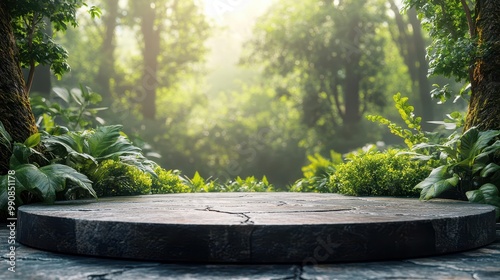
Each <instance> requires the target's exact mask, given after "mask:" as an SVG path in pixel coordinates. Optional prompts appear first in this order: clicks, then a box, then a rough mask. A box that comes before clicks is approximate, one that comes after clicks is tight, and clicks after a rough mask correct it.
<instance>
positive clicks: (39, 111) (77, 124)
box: [30, 85, 107, 133]
mask: <svg viewBox="0 0 500 280" xmlns="http://www.w3.org/2000/svg"><path fill="white" fill-rule="evenodd" d="M52 92H53V93H54V94H55V95H56V96H57V98H55V100H53V101H52V100H48V99H47V98H44V97H42V96H32V97H31V99H30V102H31V106H32V108H33V113H34V114H35V116H39V118H38V122H37V123H38V124H39V128H41V129H43V130H46V131H48V132H49V133H51V132H54V130H55V129H58V127H57V125H61V126H65V127H67V128H68V129H69V130H81V129H88V128H90V127H94V126H95V125H96V124H100V125H103V124H104V120H103V119H102V118H100V117H98V116H97V113H98V112H99V111H102V110H106V109H107V108H105V107H94V106H95V105H97V104H99V103H100V102H101V101H102V97H101V95H99V94H98V93H96V92H93V91H92V90H91V89H90V88H89V87H84V86H82V85H80V88H79V89H77V88H73V89H71V90H67V89H64V88H58V87H56V88H53V89H52ZM61 101H63V102H61ZM62 104H64V105H62ZM56 124H57V125H56Z"/></svg>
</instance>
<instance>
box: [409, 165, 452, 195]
mask: <svg viewBox="0 0 500 280" xmlns="http://www.w3.org/2000/svg"><path fill="white" fill-rule="evenodd" d="M448 168H449V167H448V166H444V165H443V166H440V167H438V168H435V169H434V170H432V172H431V174H429V176H428V177H427V178H425V180H424V181H422V182H420V183H419V184H417V185H416V186H415V188H416V189H422V191H421V193H420V199H423V200H429V199H431V198H435V197H438V196H439V195H440V194H441V193H443V192H444V191H447V190H449V189H451V188H452V187H455V186H456V185H457V184H458V182H459V177H458V176H457V175H456V174H453V175H451V174H450V173H449V172H448Z"/></svg>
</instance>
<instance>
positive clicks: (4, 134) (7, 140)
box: [0, 121, 12, 149]
mask: <svg viewBox="0 0 500 280" xmlns="http://www.w3.org/2000/svg"><path fill="white" fill-rule="evenodd" d="M11 143H12V137H11V136H10V134H9V132H8V131H7V130H6V129H5V127H4V126H3V123H2V121H0V144H2V145H3V146H5V147H6V148H7V149H10V148H11Z"/></svg>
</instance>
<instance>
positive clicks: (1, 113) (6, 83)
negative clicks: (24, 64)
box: [0, 1, 37, 174]
mask: <svg viewBox="0 0 500 280" xmlns="http://www.w3.org/2000/svg"><path fill="white" fill-rule="evenodd" d="M10 22H11V16H10V14H9V11H8V7H7V6H6V4H5V2H3V1H2V2H0V38H2V39H1V40H0V77H1V78H0V121H2V123H3V125H4V126H5V129H6V130H7V132H9V134H10V135H11V136H12V138H13V140H14V141H16V142H24V140H26V138H28V137H29V136H30V135H32V134H34V133H36V132H37V127H36V123H35V117H34V116H33V112H32V111H31V105H30V102H29V98H28V94H27V93H26V91H25V86H24V79H23V73H22V71H21V66H20V64H19V61H18V58H17V57H18V56H17V50H16V45H15V39H14V34H13V31H12V26H11V25H10ZM10 156H11V151H9V149H7V148H6V147H4V146H0V174H5V173H6V172H7V171H8V169H9V159H10Z"/></svg>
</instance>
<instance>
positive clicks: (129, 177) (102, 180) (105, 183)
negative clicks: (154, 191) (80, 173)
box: [89, 160, 152, 197]
mask: <svg viewBox="0 0 500 280" xmlns="http://www.w3.org/2000/svg"><path fill="white" fill-rule="evenodd" d="M89 177H90V179H91V180H92V181H93V182H94V185H93V188H94V190H95V192H96V193H97V196H99V197H101V196H118V195H139V194H149V193H150V192H151V185H152V179H151V175H150V174H148V173H146V172H143V171H142V170H140V169H139V168H138V167H136V166H133V165H129V164H126V163H123V162H120V161H115V160H105V161H103V162H102V163H101V164H99V166H98V167H97V169H95V171H94V172H93V173H91V175H90V176H89Z"/></svg>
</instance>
